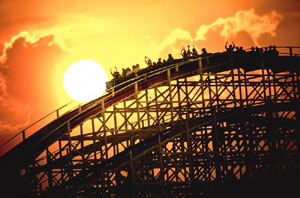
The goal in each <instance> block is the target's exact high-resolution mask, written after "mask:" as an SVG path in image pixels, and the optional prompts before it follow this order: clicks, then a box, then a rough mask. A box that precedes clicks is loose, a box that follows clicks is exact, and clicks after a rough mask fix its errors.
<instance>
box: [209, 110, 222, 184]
mask: <svg viewBox="0 0 300 198" xmlns="http://www.w3.org/2000/svg"><path fill="white" fill-rule="evenodd" d="M211 112H212V140H213V153H214V158H215V164H216V182H217V183H218V182H220V179H221V167H220V165H221V164H220V151H219V144H220V141H219V134H218V125H217V119H216V109H215V108H214V107H212V108H211Z"/></svg>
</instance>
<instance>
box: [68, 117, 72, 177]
mask: <svg viewBox="0 0 300 198" xmlns="http://www.w3.org/2000/svg"><path fill="white" fill-rule="evenodd" d="M67 131H68V142H69V143H68V144H69V160H70V161H69V176H70V179H72V178H73V168H72V166H73V162H72V160H73V157H72V142H71V123H70V121H68V123H67Z"/></svg>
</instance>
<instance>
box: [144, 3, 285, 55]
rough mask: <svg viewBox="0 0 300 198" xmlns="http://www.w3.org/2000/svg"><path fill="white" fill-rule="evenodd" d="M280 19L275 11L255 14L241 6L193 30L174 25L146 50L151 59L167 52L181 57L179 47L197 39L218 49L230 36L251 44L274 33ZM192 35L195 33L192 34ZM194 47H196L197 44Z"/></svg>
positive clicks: (204, 44)
mask: <svg viewBox="0 0 300 198" xmlns="http://www.w3.org/2000/svg"><path fill="white" fill-rule="evenodd" d="M282 19H283V16H282V15H280V14H279V13H277V12H276V11H272V12H271V13H268V14H265V15H261V16H260V15H258V14H256V12H255V9H254V8H252V9H249V10H240V11H237V12H236V13H235V15H234V16H229V17H226V18H217V19H216V20H215V21H214V22H212V23H211V24H209V25H200V26H199V27H198V28H197V30H196V32H195V34H194V33H191V32H189V31H187V30H184V29H180V28H175V29H173V30H172V31H171V32H170V34H169V35H167V36H166V38H165V39H164V40H163V41H162V42H161V43H157V42H155V41H153V42H151V43H150V46H149V47H148V54H149V56H150V57H151V56H152V57H153V58H154V59H156V58H158V57H165V56H166V55H167V54H168V53H172V54H173V55H175V56H179V57H180V56H181V55H180V51H181V49H182V47H183V46H187V45H193V44H195V43H199V42H201V45H202V46H206V47H208V46H209V48H210V49H213V48H214V49H217V50H219V49H218V48H217V47H216V45H219V44H220V42H224V41H226V40H229V39H230V40H234V39H238V40H239V41H240V42H239V43H243V44H246V45H249V44H250V45H253V44H254V45H257V46H260V44H259V42H258V39H259V38H260V36H262V35H264V34H269V35H270V36H272V37H275V36H276V29H277V27H278V25H279V23H280V22H281V21H282ZM192 35H195V36H194V37H193V36H192ZM224 44H225V42H224ZM219 46H220V45H219ZM221 46H222V47H223V46H224V45H223V44H222V45H221ZM195 47H196V48H197V45H195ZM198 51H199V49H198Z"/></svg>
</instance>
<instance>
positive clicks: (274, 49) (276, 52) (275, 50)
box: [273, 45, 279, 56]
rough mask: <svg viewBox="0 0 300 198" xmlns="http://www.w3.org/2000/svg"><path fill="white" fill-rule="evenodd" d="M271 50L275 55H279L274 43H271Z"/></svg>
mask: <svg viewBox="0 0 300 198" xmlns="http://www.w3.org/2000/svg"><path fill="white" fill-rule="evenodd" d="M273 52H274V55H275V56H278V55H279V52H278V51H277V48H276V45H273Z"/></svg>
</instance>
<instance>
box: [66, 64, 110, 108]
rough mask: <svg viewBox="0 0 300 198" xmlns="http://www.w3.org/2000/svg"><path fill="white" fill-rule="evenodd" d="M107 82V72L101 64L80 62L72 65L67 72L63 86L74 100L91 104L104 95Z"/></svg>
mask: <svg viewBox="0 0 300 198" xmlns="http://www.w3.org/2000/svg"><path fill="white" fill-rule="evenodd" d="M106 81H107V76H106V72H105V70H104V68H103V67H102V66H101V65H100V64H99V63H97V62H95V61H93V60H80V61H77V62H75V63H73V64H71V65H70V66H69V67H68V69H67V70H66V71H65V73H64V77H63V86H64V89H65V91H66V92H67V94H68V95H69V96H70V97H71V98H73V99H74V100H77V101H79V102H89V101H91V100H93V99H96V98H98V97H100V96H101V95H102V94H103V93H104V91H105V89H106Z"/></svg>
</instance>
